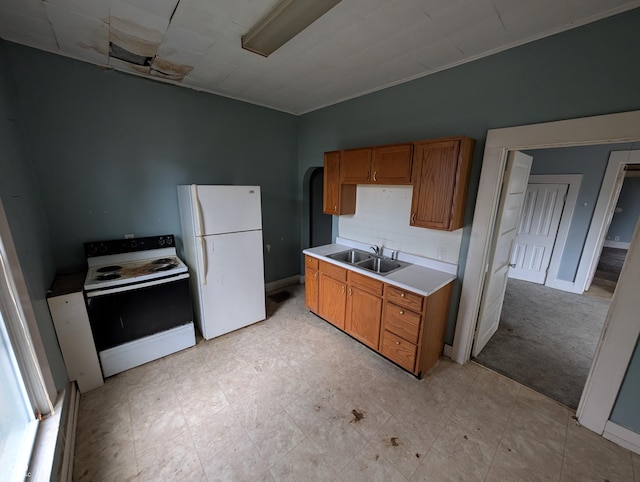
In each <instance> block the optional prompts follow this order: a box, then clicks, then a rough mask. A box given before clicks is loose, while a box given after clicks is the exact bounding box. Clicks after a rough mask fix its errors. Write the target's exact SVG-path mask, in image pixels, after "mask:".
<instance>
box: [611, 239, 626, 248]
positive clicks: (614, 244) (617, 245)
mask: <svg viewBox="0 0 640 482" xmlns="http://www.w3.org/2000/svg"><path fill="white" fill-rule="evenodd" d="M604 247H605V248H619V249H629V248H630V247H631V243H623V242H622V241H611V240H610V239H607V240H606V241H605V242H604Z"/></svg>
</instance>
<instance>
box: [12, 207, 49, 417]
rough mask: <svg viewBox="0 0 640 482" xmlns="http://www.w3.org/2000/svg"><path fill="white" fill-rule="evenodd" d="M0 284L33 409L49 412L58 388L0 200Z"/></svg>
mask: <svg viewBox="0 0 640 482" xmlns="http://www.w3.org/2000/svg"><path fill="white" fill-rule="evenodd" d="M0 283H1V285H0V296H2V302H3V305H4V307H5V309H6V313H5V312H4V311H3V313H4V316H5V324H6V326H7V332H8V334H9V339H10V340H11V344H12V346H13V349H14V352H15V355H16V358H17V361H18V366H19V367H20V371H21V373H22V376H23V380H24V384H25V388H26V390H27V394H28V395H29V399H30V401H31V404H32V408H33V412H34V413H35V414H37V416H44V415H48V414H49V413H50V412H51V411H52V410H53V403H52V400H55V399H56V395H57V391H56V387H55V383H54V381H53V375H52V374H51V370H50V368H49V362H48V360H47V357H46V353H45V351H44V345H43V344H42V340H41V338H40V331H39V330H38V325H37V322H36V317H35V312H34V310H33V306H32V304H31V298H30V296H29V292H28V290H27V284H26V282H25V279H24V276H23V275H22V269H21V268H20V263H19V261H18V255H17V252H16V249H15V245H14V243H13V237H12V236H11V232H10V230H9V222H8V220H7V216H6V213H5V211H4V206H3V204H2V201H1V200H0Z"/></svg>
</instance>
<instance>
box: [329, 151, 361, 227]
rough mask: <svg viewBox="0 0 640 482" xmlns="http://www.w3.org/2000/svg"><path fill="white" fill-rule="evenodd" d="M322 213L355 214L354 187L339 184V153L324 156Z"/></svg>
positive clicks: (334, 152)
mask: <svg viewBox="0 0 640 482" xmlns="http://www.w3.org/2000/svg"><path fill="white" fill-rule="evenodd" d="M323 187H324V189H323V195H324V197H323V201H322V211H323V212H324V213H325V214H335V215H338V214H354V213H355V212H356V186H355V185H345V184H342V183H341V182H340V153H339V152H338V151H333V152H325V154H324V185H323Z"/></svg>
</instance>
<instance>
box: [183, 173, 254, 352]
mask: <svg viewBox="0 0 640 482" xmlns="http://www.w3.org/2000/svg"><path fill="white" fill-rule="evenodd" d="M178 205H179V208H180V224H181V226H182V242H183V245H184V257H185V261H186V264H187V266H189V269H190V271H191V278H190V279H191V293H192V296H193V301H194V303H193V304H194V310H195V317H196V321H197V323H198V326H199V328H200V332H201V333H202V336H203V337H204V338H205V339H207V340H209V339H211V338H215V337H216V336H220V335H223V334H225V333H229V332H230V331H234V330H237V329H238V328H242V327H244V326H247V325H250V324H252V323H255V322H258V321H261V320H264V319H265V285H264V264H263V256H262V212H261V202H260V186H211V185H196V184H192V185H180V186H178Z"/></svg>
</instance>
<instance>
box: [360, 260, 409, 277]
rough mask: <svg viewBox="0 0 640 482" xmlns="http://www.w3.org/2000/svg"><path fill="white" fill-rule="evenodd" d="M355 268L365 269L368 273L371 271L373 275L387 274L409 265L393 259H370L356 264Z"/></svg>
mask: <svg viewBox="0 0 640 482" xmlns="http://www.w3.org/2000/svg"><path fill="white" fill-rule="evenodd" d="M356 266H358V267H359V268H364V269H367V270H369V271H373V272H374V273H378V274H389V273H391V272H393V271H396V270H399V269H400V268H404V267H406V266H409V263H405V262H403V261H398V260H395V259H387V258H370V259H367V260H365V261H362V262H360V263H358V264H357V265H356Z"/></svg>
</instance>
